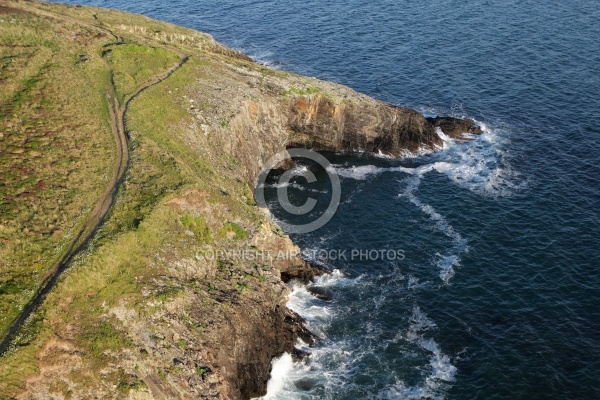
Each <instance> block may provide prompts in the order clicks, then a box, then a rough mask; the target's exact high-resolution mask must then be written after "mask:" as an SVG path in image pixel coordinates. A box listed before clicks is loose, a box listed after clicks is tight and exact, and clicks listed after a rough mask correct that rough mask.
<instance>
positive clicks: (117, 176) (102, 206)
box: [0, 9, 188, 357]
mask: <svg viewBox="0 0 600 400" xmlns="http://www.w3.org/2000/svg"><path fill="white" fill-rule="evenodd" d="M36 11H38V12H39V11H40V10H37V9H36ZM42 13H43V14H45V15H52V13H50V12H42ZM58 15H59V16H60V18H64V19H67V20H69V21H70V22H74V23H78V24H79V25H83V26H87V27H92V28H95V29H99V30H102V31H105V32H107V33H109V34H110V35H111V36H112V37H114V38H115V43H113V44H112V45H118V44H122V43H124V40H123V38H122V37H120V36H118V35H116V34H115V33H113V32H112V31H111V30H109V29H107V28H105V27H101V26H97V25H93V24H89V23H87V22H84V21H79V20H77V19H75V18H72V17H67V16H65V15H62V14H58ZM52 16H53V17H55V18H56V17H57V15H52ZM108 46H111V45H108ZM169 50H171V51H174V49H169ZM175 51H176V50H175ZM176 53H177V54H178V55H179V57H180V58H181V60H180V61H179V62H178V63H177V64H176V65H173V66H172V67H171V68H169V69H168V70H167V71H165V72H164V73H162V74H160V75H158V76H154V77H152V78H149V79H148V80H147V81H145V82H143V83H142V84H140V85H139V86H138V87H137V88H136V90H135V91H134V93H133V94H131V95H130V96H128V97H127V98H126V99H125V100H124V103H123V104H122V105H121V104H119V101H118V100H117V95H116V93H117V92H116V87H115V86H114V82H113V83H112V88H111V92H112V93H107V95H106V96H107V103H108V109H109V114H110V124H111V130H112V131H113V135H114V137H115V143H116V158H115V168H114V171H113V175H112V177H111V179H110V181H109V183H108V187H107V188H106V190H105V192H104V193H103V195H102V196H101V197H100V199H99V200H98V201H97V203H96V205H95V207H94V209H93V210H92V211H91V212H90V214H89V215H88V217H87V218H86V219H85V221H84V222H83V223H82V224H81V226H80V227H79V229H78V230H77V232H76V233H75V235H74V236H73V239H72V240H71V241H70V242H69V244H68V246H67V248H66V249H65V250H64V251H63V253H62V255H61V256H60V258H59V259H58V260H57V261H56V262H55V263H54V265H53V266H52V268H51V269H50V271H48V272H47V273H46V274H45V275H44V277H43V278H42V282H41V283H40V285H39V286H38V288H37V290H36V293H35V294H34V296H33V297H32V299H31V300H30V301H29V303H27V305H26V306H25V307H24V308H23V311H22V312H21V314H19V316H18V317H17V318H15V320H14V321H13V323H12V324H11V325H10V327H9V328H8V330H7V333H6V335H5V336H4V337H3V338H2V341H1V342H0V357H1V356H2V355H3V354H4V353H5V352H6V350H8V348H9V346H10V344H11V343H12V341H13V339H14V338H15V336H16V334H17V333H18V332H19V329H20V328H21V326H22V325H23V323H24V322H25V321H26V320H27V318H29V316H30V315H31V314H32V313H33V312H34V311H35V310H36V309H37V308H38V306H39V305H40V304H42V303H43V301H44V299H45V297H46V295H47V294H48V293H49V292H50V291H51V290H52V288H53V287H54V286H55V285H56V283H57V281H58V278H59V277H60V275H61V273H62V272H64V271H65V269H66V268H67V267H68V265H69V264H70V263H71V261H73V259H74V258H75V256H76V255H77V254H79V253H80V252H81V251H82V250H83V249H85V247H86V246H87V245H88V243H89V242H90V240H91V239H92V238H93V237H94V235H95V233H96V232H97V230H98V228H99V227H100V226H101V225H102V223H103V222H104V220H105V218H106V216H107V215H108V213H109V211H110V210H111V207H112V206H113V204H114V201H115V199H116V196H117V193H118V191H119V188H120V187H121V184H122V183H123V179H124V178H125V174H126V172H127V167H128V165H129V147H128V143H127V130H126V127H125V114H126V113H127V110H128V109H129V105H130V104H131V102H132V101H133V100H134V99H136V98H137V97H138V96H139V95H140V94H141V93H142V92H144V91H145V90H147V89H148V88H150V87H152V86H154V85H157V84H159V83H161V82H162V81H164V80H165V79H167V78H168V77H169V76H171V75H172V74H173V73H174V72H175V71H177V70H178V69H179V68H181V67H182V66H183V64H185V63H186V62H187V61H188V56H187V55H185V54H184V53H182V52H179V51H176ZM107 65H108V63H107ZM109 70H110V69H109ZM111 72H112V71H111Z"/></svg>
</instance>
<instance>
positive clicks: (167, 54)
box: [105, 44, 180, 103]
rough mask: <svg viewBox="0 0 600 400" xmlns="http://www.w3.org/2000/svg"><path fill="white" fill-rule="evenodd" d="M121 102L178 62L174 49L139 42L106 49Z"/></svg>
mask: <svg viewBox="0 0 600 400" xmlns="http://www.w3.org/2000/svg"><path fill="white" fill-rule="evenodd" d="M105 57H106V59H107V60H108V62H109V63H110V65H111V67H112V70H113V79H114V83H115V86H116V89H117V94H118V96H119V99H120V100H121V103H123V101H124V100H125V99H126V98H127V97H128V96H131V95H132V94H133V93H134V92H135V91H136V89H137V88H138V87H139V86H140V85H141V84H142V83H144V82H146V81H147V80H148V79H149V78H151V77H153V76H154V75H157V74H158V73H161V72H164V71H166V70H167V69H169V67H171V66H173V65H174V64H176V63H178V62H179V60H180V58H179V56H178V55H177V54H175V53H173V52H172V51H169V50H166V49H163V48H157V47H151V46H140V45H137V44H123V45H119V46H114V47H112V48H111V49H109V50H106V51H105Z"/></svg>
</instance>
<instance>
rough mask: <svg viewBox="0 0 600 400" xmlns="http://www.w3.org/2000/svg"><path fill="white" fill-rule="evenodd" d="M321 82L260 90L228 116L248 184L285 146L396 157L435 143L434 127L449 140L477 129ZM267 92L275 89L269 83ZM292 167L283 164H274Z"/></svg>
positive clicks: (429, 148)
mask: <svg viewBox="0 0 600 400" xmlns="http://www.w3.org/2000/svg"><path fill="white" fill-rule="evenodd" d="M323 85H324V86H326V89H327V90H329V92H325V90H323V94H313V95H306V96H295V97H291V98H282V96H270V95H268V93H261V94H260V95H259V96H260V101H256V100H253V101H249V102H247V103H245V104H244V105H243V106H242V108H241V111H240V112H239V113H238V114H237V115H236V117H235V118H234V122H233V126H234V132H235V135H234V137H235V138H236V141H235V144H233V145H231V147H230V148H231V151H232V153H233V154H234V155H235V157H236V158H237V159H238V160H240V162H241V163H242V164H243V165H244V166H245V167H246V171H247V176H246V181H247V183H248V185H249V186H251V187H253V186H254V185H255V182H256V178H257V176H258V174H259V172H260V170H261V168H262V167H263V165H264V164H265V163H266V162H267V160H269V158H270V157H272V156H273V155H274V154H276V153H278V152H282V151H284V150H285V149H286V148H295V147H300V148H306V149H312V150H315V151H331V152H359V151H360V152H372V153H382V154H386V155H391V156H394V157H400V156H402V155H405V154H407V153H418V152H420V151H432V150H435V149H437V148H439V147H441V145H442V139H441V138H440V136H439V135H438V134H437V132H436V128H438V127H439V128H440V129H441V130H442V131H443V132H444V133H445V134H446V135H447V136H449V137H452V138H460V137H461V136H462V134H464V133H475V134H478V133H481V129H480V128H479V127H478V126H476V125H475V123H474V121H472V120H469V119H464V120H463V119H458V118H451V117H439V118H425V117H424V116H423V115H421V114H420V113H418V112H417V111H415V110H412V109H409V108H405V107H398V106H393V105H390V104H387V103H383V102H380V101H377V100H374V99H372V98H369V97H367V96H364V95H361V94H358V93H356V92H353V91H351V90H350V89H348V88H340V87H336V86H333V85H332V84H330V83H325V82H324V83H323ZM270 90H271V91H274V92H277V91H278V89H276V88H275V89H273V87H272V86H271V89H270ZM281 90H282V89H279V91H281ZM336 90H337V91H338V92H336ZM330 92H334V93H335V94H330ZM340 92H341V93H340ZM257 97H258V96H257ZM292 166H293V163H289V164H288V165H283V166H280V167H288V168H289V167H292Z"/></svg>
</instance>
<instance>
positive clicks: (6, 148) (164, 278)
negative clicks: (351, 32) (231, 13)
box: [0, 1, 477, 399]
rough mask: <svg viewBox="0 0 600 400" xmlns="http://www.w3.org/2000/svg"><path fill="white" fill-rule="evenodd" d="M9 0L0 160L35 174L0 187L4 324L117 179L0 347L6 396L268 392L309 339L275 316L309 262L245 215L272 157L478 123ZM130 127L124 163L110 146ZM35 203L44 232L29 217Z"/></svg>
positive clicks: (2, 12) (389, 148)
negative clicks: (100, 217)
mask: <svg viewBox="0 0 600 400" xmlns="http://www.w3.org/2000/svg"><path fill="white" fill-rule="evenodd" d="M8 4H10V7H4V6H0V38H1V39H2V42H1V43H6V44H7V45H6V46H3V47H2V49H1V50H2V52H3V56H6V57H5V59H6V60H9V61H7V63H8V64H7V68H6V71H8V72H7V75H6V76H7V77H8V78H7V82H8V83H7V84H6V85H2V87H0V93H1V94H2V97H1V100H2V103H1V104H0V117H1V119H2V121H3V122H4V121H6V124H5V128H4V130H3V131H2V133H1V135H0V139H2V140H1V141H0V159H1V160H2V162H3V164H2V165H3V166H4V165H7V166H12V165H25V164H24V163H26V165H27V168H13V169H11V173H10V177H11V180H8V181H7V182H6V183H3V189H6V190H7V193H10V198H9V199H8V200H9V201H6V202H3V203H1V204H0V207H2V212H3V213H4V214H5V215H10V216H11V220H10V221H8V222H7V221H4V220H3V221H0V222H2V224H0V242H2V243H3V244H6V246H5V247H4V248H1V249H0V255H1V257H0V261H1V262H0V272H1V274H0V276H1V277H2V278H1V280H0V306H2V310H3V312H4V311H6V313H3V314H2V315H3V317H2V318H1V319H0V324H2V325H0V329H1V330H2V331H5V330H6V329H7V327H9V325H10V322H11V319H12V318H13V317H15V316H16V315H17V314H18V312H19V310H20V309H22V308H23V305H25V304H27V301H28V300H29V298H27V296H28V294H29V295H30V294H31V293H33V292H35V290H36V289H37V287H36V285H37V284H38V282H39V279H38V277H39V276H43V275H44V274H46V273H48V272H49V271H50V269H51V267H52V263H51V262H50V261H49V260H53V259H54V257H56V254H57V252H60V251H62V250H61V249H64V248H65V247H68V243H69V240H71V237H72V236H73V234H72V232H73V230H74V229H76V227H77V226H80V225H84V226H85V225H86V224H87V222H88V220H86V218H87V216H88V215H90V213H92V211H93V210H94V209H95V207H96V202H97V197H98V196H101V194H102V193H103V191H104V190H105V185H106V182H105V179H104V178H103V177H104V176H109V175H110V174H111V173H112V171H113V169H115V168H117V169H118V170H120V169H122V168H126V169H127V171H126V175H125V179H124V180H123V181H122V182H119V185H120V186H119V187H116V188H113V189H114V190H115V192H117V191H118V195H117V196H116V201H115V203H114V204H113V205H112V207H110V210H109V211H110V212H109V213H108V214H107V217H106V220H105V221H104V222H103V224H101V225H100V226H99V227H98V229H97V232H96V235H95V236H94V238H93V239H92V240H90V241H89V242H86V243H85V246H83V247H82V248H83V249H84V250H85V251H81V252H79V253H75V254H73V257H71V258H70V260H71V262H70V264H69V266H68V267H69V268H68V269H67V271H66V272H65V273H63V275H62V276H60V279H59V280H58V282H57V284H56V286H55V287H54V288H53V289H52V290H51V291H50V292H49V293H48V295H47V296H46V297H45V298H44V299H43V302H42V303H41V305H40V306H39V308H38V309H37V310H36V311H35V312H34V313H33V314H32V315H31V317H30V318H29V319H28V320H27V322H26V323H25V324H24V326H23V328H22V331H21V332H20V334H19V335H17V337H16V338H15V340H14V343H13V345H12V346H11V347H10V350H9V351H8V352H7V353H6V354H4V355H3V356H2V359H1V360H0V363H1V364H2V365H3V368H2V369H0V397H1V398H23V399H47V398H63V397H65V398H66V397H68V396H70V397H71V398H74V399H75V398H90V397H94V398H119V399H120V398H131V399H177V398H179V399H192V398H218V399H247V398H250V397H254V396H258V395H261V394H264V393H265V390H266V383H267V380H268V378H269V371H270V365H271V360H272V358H273V357H275V356H277V355H280V354H281V353H282V352H286V351H287V352H293V350H294V348H293V346H294V343H295V342H296V339H297V338H298V337H301V338H303V339H304V340H305V341H310V340H312V337H311V335H310V333H309V332H307V331H306V329H305V328H304V327H303V325H302V320H301V318H299V317H298V316H297V315H295V314H294V313H293V312H291V311H290V310H288V309H287V308H286V307H285V304H286V302H287V295H288V289H287V287H286V285H285V284H284V282H283V280H282V278H283V279H284V280H287V279H291V278H300V279H307V278H309V277H311V276H313V275H314V274H318V273H321V271H319V270H318V269H315V268H314V267H311V266H310V265H307V264H306V263H305V262H304V261H303V260H301V259H300V258H299V257H298V255H297V254H296V253H297V252H298V249H297V248H296V246H295V245H294V244H293V243H292V242H291V241H290V239H289V238H288V237H287V236H286V235H285V234H284V233H283V232H282V231H281V230H280V229H279V228H278V227H276V226H274V225H273V224H271V222H270V221H269V218H268V216H265V215H264V214H263V213H262V212H261V211H260V210H259V209H258V208H257V207H256V204H255V203H254V201H253V198H252V189H251V188H252V187H253V186H254V184H255V182H256V177H257V175H258V173H259V171H260V169H261V168H262V166H263V164H264V163H265V161H266V160H268V159H269V158H270V157H271V156H272V155H273V154H275V153H277V152H279V151H281V150H285V149H286V148H290V147H304V148H311V149H314V150H322V151H349V152H352V151H371V152H382V153H385V154H389V155H393V156H400V155H402V154H404V153H405V152H416V151H420V150H435V149H436V147H437V146H439V145H441V139H440V137H439V136H438V134H437V133H436V128H437V127H439V128H441V129H442V130H443V131H444V132H445V133H446V134H447V135H449V136H453V137H458V136H460V134H461V133H462V132H473V133H476V132H477V128H475V127H473V126H472V121H468V120H456V119H451V118H438V119H435V118H434V119H426V118H424V117H423V116H422V115H420V114H419V113H417V112H416V111H414V110H410V109H407V108H403V107H396V106H392V105H389V104H385V103H382V102H379V101H376V100H374V99H372V98H369V97H368V96H365V95H362V94H360V93H357V92H355V91H353V90H351V89H349V88H347V87H344V86H341V85H337V84H333V83H330V82H323V81H319V80H317V79H315V78H308V77H302V76H298V75H294V74H290V73H287V72H284V71H278V70H273V69H270V68H266V67H264V66H261V65H258V64H255V63H253V62H252V61H251V60H249V59H248V58H247V57H245V56H243V55H240V54H239V53H236V52H235V51H233V50H231V49H227V48H225V47H224V46H221V45H219V44H218V43H216V42H215V41H214V40H213V39H212V38H211V37H210V36H208V35H206V34H202V33H200V32H195V31H193V30H189V29H184V28H180V27H176V26H173V25H169V24H166V23H162V22H158V21H153V20H150V19H148V18H145V17H142V16H137V15H133V14H128V13H122V12H117V11H112V10H105V9H98V8H88V7H69V6H62V5H58V4H45V3H37V2H16V1H15V2H8ZM86 82H87V83H86ZM89 82H92V83H93V84H89ZM149 83H152V85H151V86H149ZM138 94H139V95H138ZM107 99H108V100H109V101H107ZM111 104H116V106H114V107H113V106H112V105H111ZM123 104H127V105H128V107H126V108H123V107H122V105H123ZM117 106H118V107H117ZM115 110H117V111H119V110H120V111H121V113H117V114H116V115H115V113H114V111H115ZM82 116H85V118H83V117H82ZM111 118H112V119H111ZM120 122H122V123H123V126H124V129H117V123H120ZM111 128H112V130H111ZM115 130H116V132H113V131H115ZM113 133H114V134H115V135H114V136H113ZM125 133H126V134H127V135H126V139H127V143H126V145H127V146H128V147H127V148H128V149H129V153H130V158H129V162H128V163H127V162H125V164H127V165H125V167H124V165H123V162H122V160H121V161H119V157H118V156H116V155H115V154H113V153H114V146H115V144H114V139H115V137H117V136H118V134H123V135H122V136H124V134H125ZM30 144H33V145H30ZM122 144H123V143H121V145H122ZM58 155H60V156H58ZM6 157H9V158H10V159H6ZM115 164H117V165H115ZM13 175H14V176H13ZM85 176H88V178H87V180H85V179H84V178H83V177H85ZM92 177H93V179H92ZM13 178H14V179H13ZM74 178H77V179H74ZM84 181H85V183H86V185H82V182H84ZM24 185H25V186H27V185H29V186H27V187H25V188H24ZM117 189H118V190H117ZM22 204H25V205H26V206H23V207H21V205H22ZM100 206H102V207H103V206H104V204H103V203H102V204H100ZM32 210H33V211H32ZM31 212H35V218H36V219H39V220H41V221H43V222H44V223H47V221H51V224H48V225H47V226H46V225H44V226H41V227H38V226H32V222H31V221H32V220H33V219H32V216H31ZM92 215H93V213H92ZM92 230H94V229H92ZM15 238H16V239H15ZM257 253H259V254H260V256H259V257H257V256H256V255H257ZM241 254H246V255H249V256H241ZM276 254H284V255H287V256H286V257H283V258H281V257H275V256H274V255H276ZM15 288H16V289H15Z"/></svg>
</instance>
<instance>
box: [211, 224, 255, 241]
mask: <svg viewBox="0 0 600 400" xmlns="http://www.w3.org/2000/svg"><path fill="white" fill-rule="evenodd" d="M218 235H219V237H222V238H230V239H233V240H244V239H247V238H248V232H246V230H245V229H244V228H243V227H241V226H240V225H238V224H236V223H235V222H228V223H226V224H225V225H223V227H222V228H221V229H219V233H218Z"/></svg>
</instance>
